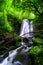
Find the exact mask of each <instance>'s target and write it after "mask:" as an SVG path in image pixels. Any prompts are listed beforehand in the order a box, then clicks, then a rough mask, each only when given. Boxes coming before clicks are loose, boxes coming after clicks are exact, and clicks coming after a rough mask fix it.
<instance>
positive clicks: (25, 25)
mask: <svg viewBox="0 0 43 65" xmlns="http://www.w3.org/2000/svg"><path fill="white" fill-rule="evenodd" d="M30 24H31V25H30ZM30 24H29V20H28V19H24V20H23V22H22V25H21V29H20V36H21V37H26V38H28V37H32V35H30V33H29V32H30V30H31V32H33V24H32V21H30ZM29 25H30V27H31V29H30V28H29ZM26 33H28V34H26ZM24 34H25V35H24Z"/></svg>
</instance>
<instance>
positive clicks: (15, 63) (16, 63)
mask: <svg viewBox="0 0 43 65" xmlns="http://www.w3.org/2000/svg"><path fill="white" fill-rule="evenodd" d="M13 65H23V64H22V63H21V62H19V61H15V62H14V64H13Z"/></svg>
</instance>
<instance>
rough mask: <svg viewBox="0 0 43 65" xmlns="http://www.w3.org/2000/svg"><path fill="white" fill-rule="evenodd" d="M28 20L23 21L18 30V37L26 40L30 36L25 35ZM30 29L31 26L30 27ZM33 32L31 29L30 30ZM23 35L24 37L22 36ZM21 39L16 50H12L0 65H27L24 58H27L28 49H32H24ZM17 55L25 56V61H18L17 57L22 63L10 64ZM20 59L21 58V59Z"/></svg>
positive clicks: (27, 30)
mask: <svg viewBox="0 0 43 65" xmlns="http://www.w3.org/2000/svg"><path fill="white" fill-rule="evenodd" d="M28 22H29V21H28V19H24V20H23V22H22V25H21V30H20V36H21V37H23V38H25V37H26V38H28V37H29V36H30V34H26V33H29V31H30V30H29V23H28ZM31 27H32V26H31ZM31 30H32V31H33V28H32V29H31ZM24 34H25V35H24ZM23 38H22V41H21V44H22V45H21V46H20V47H18V48H17V49H15V50H12V51H10V52H9V55H8V57H6V58H5V59H4V60H3V61H2V62H1V63H0V65H28V63H27V61H28V60H29V59H28V60H27V59H26V56H27V52H28V51H29V49H31V48H32V47H28V46H27V47H26V48H25V47H24V46H25V42H23ZM17 54H18V55H19V56H20V54H21V56H22V55H23V57H24V55H25V59H26V60H25V59H20V57H21V56H20V57H19V56H18V58H19V59H20V60H23V62H20V61H19V60H17V61H14V63H12V61H13V59H15V58H16V56H17ZM21 58H22V57H21Z"/></svg>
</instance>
